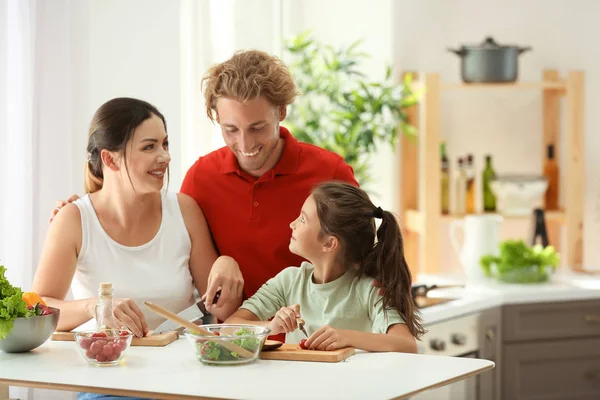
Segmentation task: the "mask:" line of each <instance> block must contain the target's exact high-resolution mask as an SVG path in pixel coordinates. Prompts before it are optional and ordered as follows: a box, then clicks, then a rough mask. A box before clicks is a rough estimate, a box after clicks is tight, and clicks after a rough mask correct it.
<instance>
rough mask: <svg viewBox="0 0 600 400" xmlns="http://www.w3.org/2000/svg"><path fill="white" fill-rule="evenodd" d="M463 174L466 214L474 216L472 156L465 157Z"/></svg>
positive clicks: (473, 163)
mask: <svg viewBox="0 0 600 400" xmlns="http://www.w3.org/2000/svg"><path fill="white" fill-rule="evenodd" d="M465 173H466V175H467V189H466V190H467V193H466V212H467V214H475V162H474V161H473V154H468V155H467V165H466V166H465Z"/></svg>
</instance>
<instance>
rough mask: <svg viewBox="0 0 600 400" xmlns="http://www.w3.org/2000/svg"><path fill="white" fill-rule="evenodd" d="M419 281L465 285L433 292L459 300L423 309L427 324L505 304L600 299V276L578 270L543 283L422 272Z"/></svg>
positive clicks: (436, 295) (431, 294) (432, 292)
mask: <svg viewBox="0 0 600 400" xmlns="http://www.w3.org/2000/svg"><path fill="white" fill-rule="evenodd" d="M415 283H418V284H428V285H431V284H436V285H451V284H464V285H465V287H464V288H448V289H435V290H432V291H431V292H429V294H428V296H429V297H442V298H453V299H455V300H452V301H449V302H447V303H442V304H439V305H435V306H432V307H426V308H423V309H422V310H421V313H422V316H423V324H424V325H425V326H427V325H430V324H434V323H437V322H440V321H444V320H448V319H453V318H456V317H460V316H462V315H467V314H470V313H474V312H478V311H483V310H486V309H489V308H493V307H497V306H501V305H505V304H525V303H539V302H562V301H576V300H591V299H600V277H598V276H591V275H583V274H575V273H557V274H556V275H554V276H553V277H552V279H551V280H550V281H549V282H545V283H539V284H507V283H502V282H498V281H494V280H491V279H490V280H488V279H486V280H482V281H481V282H465V281H464V279H462V278H460V277H456V276H438V275H419V276H418V277H417V280H416V282H415Z"/></svg>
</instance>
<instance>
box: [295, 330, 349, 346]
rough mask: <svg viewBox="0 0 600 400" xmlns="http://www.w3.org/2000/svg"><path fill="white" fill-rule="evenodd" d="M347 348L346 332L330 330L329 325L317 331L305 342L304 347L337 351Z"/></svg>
mask: <svg viewBox="0 0 600 400" xmlns="http://www.w3.org/2000/svg"><path fill="white" fill-rule="evenodd" d="M348 346H350V340H349V338H348V331H344V330H341V329H336V328H332V327H331V326H329V325H325V326H322V327H320V328H319V329H317V330H316V331H315V333H313V334H312V335H310V337H309V338H308V340H307V341H306V347H307V348H309V349H312V350H337V349H341V348H344V347H348Z"/></svg>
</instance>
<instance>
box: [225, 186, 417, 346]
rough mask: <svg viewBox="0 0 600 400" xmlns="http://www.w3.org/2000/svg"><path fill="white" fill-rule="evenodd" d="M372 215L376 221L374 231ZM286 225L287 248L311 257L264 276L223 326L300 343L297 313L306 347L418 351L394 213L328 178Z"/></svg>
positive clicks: (407, 274) (408, 280) (414, 315)
mask: <svg viewBox="0 0 600 400" xmlns="http://www.w3.org/2000/svg"><path fill="white" fill-rule="evenodd" d="M375 218H378V219H381V220H382V222H381V226H380V227H379V229H377V230H376V227H375ZM290 227H291V228H292V237H291V240H290V245H289V247H290V250H291V251H292V252H293V253H295V254H297V255H299V256H301V257H303V258H305V259H307V260H308V261H309V262H303V263H302V265H301V266H300V267H289V268H286V269H285V270H283V271H282V272H281V273H279V274H278V275H277V276H275V277H274V278H272V279H270V280H269V281H268V282H267V283H265V284H264V285H263V286H262V287H261V288H260V290H258V292H257V293H256V294H255V295H254V296H252V297H251V298H250V299H248V300H246V301H245V302H244V303H243V304H242V306H241V307H240V309H239V310H238V311H236V312H235V313H234V314H233V315H232V316H231V317H230V318H229V319H228V320H227V321H226V322H227V323H244V324H245V323H248V324H256V325H261V326H266V327H267V328H269V329H270V330H271V333H272V334H278V333H282V332H284V333H286V334H287V335H286V341H287V342H292V343H298V341H299V340H300V339H302V337H303V333H301V331H299V330H297V329H296V328H297V327H298V319H299V318H302V319H303V320H304V322H305V324H304V328H305V330H306V331H307V334H308V337H307V338H305V339H307V340H306V343H305V344H304V345H305V346H306V347H308V348H310V349H318V350H334V349H339V348H342V347H347V346H351V347H355V348H357V349H362V350H366V351H398V352H412V353H414V352H416V350H417V348H416V341H415V338H419V337H420V336H421V335H422V334H423V333H424V330H423V328H422V326H421V324H420V322H419V320H420V318H419V316H418V315H417V312H416V309H415V305H414V302H413V299H412V296H411V290H410V289H411V275H410V271H409V269H408V266H407V264H406V260H405V258H404V254H403V243H402V236H401V234H400V228H399V226H398V223H397V221H396V218H395V217H394V215H393V214H392V213H390V212H388V211H383V210H382V209H381V208H379V207H375V206H374V205H373V203H372V202H371V200H370V199H369V197H368V195H367V194H366V193H365V192H364V191H363V190H361V189H360V188H358V187H356V186H353V185H350V184H347V183H341V182H327V183H322V184H320V185H318V186H317V187H316V188H315V189H314V190H313V192H312V194H311V195H310V196H309V197H308V198H307V199H306V201H305V202H304V205H303V206H302V210H301V212H300V216H299V217H298V218H297V219H296V220H295V221H293V222H292V223H291V224H290ZM375 238H377V243H375ZM373 279H375V280H376V281H377V282H378V285H379V288H378V287H375V286H374V285H373V284H372V282H373ZM379 293H381V294H379ZM273 316H274V318H273V319H272V320H271V321H268V320H269V319H270V318H271V317H273Z"/></svg>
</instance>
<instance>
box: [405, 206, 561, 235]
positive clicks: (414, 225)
mask: <svg viewBox="0 0 600 400" xmlns="http://www.w3.org/2000/svg"><path fill="white" fill-rule="evenodd" d="M482 214H485V213H478V214H466V215H443V214H440V215H439V217H440V220H441V221H442V222H444V223H448V222H450V221H453V220H457V219H462V218H464V217H466V216H468V215H482ZM498 215H500V216H501V217H502V218H504V221H525V220H531V218H532V216H533V215H523V216H520V215H519V216H517V215H502V214H498ZM544 217H545V219H546V223H550V222H555V223H560V224H563V223H564V222H565V212H564V211H562V210H559V211H545V212H544ZM402 223H403V226H404V228H405V229H407V230H409V231H411V232H416V233H423V227H424V215H423V213H421V212H420V211H418V210H406V212H405V213H404V220H403V221H402Z"/></svg>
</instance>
